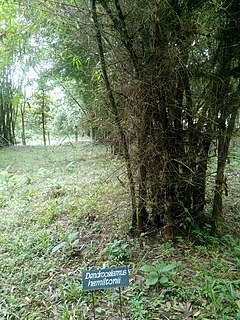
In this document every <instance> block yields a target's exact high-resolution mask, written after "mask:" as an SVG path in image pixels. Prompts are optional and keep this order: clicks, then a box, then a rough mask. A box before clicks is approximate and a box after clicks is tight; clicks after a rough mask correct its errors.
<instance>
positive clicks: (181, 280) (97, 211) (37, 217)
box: [0, 143, 240, 320]
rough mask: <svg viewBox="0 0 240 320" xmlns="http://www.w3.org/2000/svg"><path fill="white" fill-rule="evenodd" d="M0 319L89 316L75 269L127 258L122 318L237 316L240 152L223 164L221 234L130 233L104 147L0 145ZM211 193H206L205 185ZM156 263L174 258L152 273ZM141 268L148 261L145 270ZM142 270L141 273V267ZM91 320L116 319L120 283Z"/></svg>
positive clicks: (104, 295) (117, 178) (118, 179)
mask: <svg viewBox="0 0 240 320" xmlns="http://www.w3.org/2000/svg"><path fill="white" fill-rule="evenodd" d="M0 159H1V160H0V319H6V320H7V319H12V320H13V319H14V320H15V319H28V320H31V319H41V320H44V319H59V320H67V319H69V320H70V319H93V310H92V304H91V303H92V297H91V294H90V293H88V292H83V291H82V287H81V271H82V270H86V269H90V268H101V267H112V266H120V265H128V266H129V271H130V285H129V287H128V288H124V290H123V291H122V300H123V310H122V311H123V316H122V317H123V319H128V320H141V319H142V320H145V319H146V320H147V319H149V320H154V319H206V320H207V319H216V320H224V319H226V320H227V319H229V320H230V319H232V320H239V319H240V279H239V274H240V241H239V227H240V200H239V199H240V197H239V196H240V191H239V176H240V171H239V163H240V155H239V154H238V152H237V150H236V149H233V152H232V154H231V157H230V165H229V166H228V176H229V177H228V189H229V190H228V193H229V195H228V197H227V198H226V200H225V212H226V222H227V223H226V227H225V232H223V234H222V236H221V237H218V238H217V237H212V236H211V235H210V234H209V233H208V226H206V232H205V233H204V234H203V233H201V232H198V231H197V230H196V234H195V235H196V241H195V242H193V241H190V240H189V241H187V240H185V239H182V238H178V239H177V241H176V242H175V243H173V242H163V241H162V239H161V233H157V234H156V233H154V234H151V233H150V234H142V235H141V236H140V237H139V238H131V237H129V236H128V234H127V231H128V228H129V224H130V216H129V215H130V208H129V202H128V190H127V187H126V184H125V181H126V176H125V172H124V165H123V164H122V162H121V160H119V159H116V158H114V157H112V156H111V154H110V152H109V151H108V150H107V148H106V147H103V146H97V145H91V144H84V143H80V144H78V145H75V146H73V145H72V144H69V145H62V146H54V147H46V148H43V147H11V148H4V149H2V150H0ZM209 192H211V191H209ZM156 263H162V264H163V266H164V265H172V264H174V265H175V268H173V269H172V270H170V271H169V272H168V274H167V276H168V277H167V279H166V278H165V281H161V274H160V275H159V279H155V280H154V281H153V283H154V284H153V285H150V284H151V280H150V281H148V282H147V283H146V279H149V277H150V278H151V274H150V271H149V273H148V270H151V268H148V267H146V265H149V266H154V265H156ZM144 266H145V267H144ZM144 270H145V271H144ZM95 303H96V317H97V319H120V310H119V309H120V308H119V293H118V290H105V291H100V292H96V294H95Z"/></svg>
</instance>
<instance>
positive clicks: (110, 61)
mask: <svg viewBox="0 0 240 320" xmlns="http://www.w3.org/2000/svg"><path fill="white" fill-rule="evenodd" d="M20 3H21V7H22V8H25V12H26V11H27V10H31V12H32V13H33V12H34V10H36V8H38V9H37V10H41V8H42V10H43V11H42V12H43V13H44V14H42V16H43V15H44V19H43V20H44V21H45V22H44V23H46V21H47V23H48V30H49V25H50V26H51V27H52V28H53V31H52V32H53V34H54V35H53V36H52V39H54V40H52V41H50V40H49V45H51V43H52V46H53V47H54V51H55V54H56V58H57V61H58V64H57V68H56V69H55V73H56V70H58V71H59V72H60V73H59V74H60V75H63V74H67V76H68V77H72V78H74V79H75V81H78V82H79V85H80V83H82V84H83V83H84V86H85V89H86V88H87V89H86V90H85V95H86V96H87V106H86V108H85V114H87V113H88V110H91V113H93V112H92V108H93V105H92V104H91V101H93V100H94V101H95V105H97V106H96V108H95V111H94V115H95V119H94V121H95V120H96V118H97V120H98V122H97V123H98V124H99V125H100V126H101V127H104V124H103V123H102V124H101V119H103V118H104V117H106V115H107V117H108V121H107V125H106V126H105V127H104V130H105V137H106V136H107V137H108V139H110V140H111V141H112V144H113V146H114V148H115V152H116V153H117V154H118V155H120V156H122V157H123V158H124V160H125V163H126V171H127V177H128V182H129V194H130V199H131V201H130V203H131V212H130V213H129V214H130V215H131V221H132V225H131V230H132V231H133V232H134V233H135V232H137V233H139V232H142V231H143V230H147V229H148V228H152V226H154V228H161V229H162V230H163V231H164V235H165V237H166V238H170V239H172V238H174V237H175V236H176V235H178V234H180V235H189V234H190V233H191V230H192V229H193V228H200V229H201V228H204V226H205V225H206V224H208V225H210V226H211V228H212V230H213V231H216V229H217V227H218V225H219V223H220V222H221V221H222V220H223V219H224V208H223V197H224V193H225V189H226V177H225V174H224V173H225V167H226V163H227V159H228V153H229V146H230V143H231V138H232V137H233V135H234V133H235V124H236V121H237V119H238V117H239V97H240V96H239V89H240V84H239V77H240V61H239V59H240V4H239V1H238V0H224V1H218V0H211V1H203V0H186V1H180V0H169V1H159V0H149V1H143V0H133V1H128V0H125V1H123V0H112V1H108V0H91V1H89V2H88V1H81V0H78V1H77V0H75V1H70V0H69V1H67V0H65V1H51V2H49V3H46V2H45V1H40V0H39V1H33V2H31V4H30V3H29V2H27V1H26V2H24V1H21V2H20ZM29 15H30V16H31V14H29ZM32 16H34V14H32ZM36 16H37V14H36V13H35V17H36ZM38 16H39V15H38ZM28 19H29V16H28ZM38 23H39V22H38ZM54 26H55V27H54ZM54 28H55V29H54ZM48 38H49V39H50V38H51V36H50V35H49V34H48ZM87 56H88V57H87ZM69 57H70V59H72V60H73V59H74V64H72V65H71V70H69V69H68V67H66V61H68V60H69ZM61 59H62V66H61V67H60V66H59V63H60V62H61ZM84 59H85V60H84ZM83 60H84V61H85V62H84V63H83ZM76 61H80V62H81V63H80V62H79V63H78V65H77V66H76ZM74 65H75V67H76V68H75V69H74ZM94 72H95V74H96V72H97V73H100V74H101V76H102V78H101V79H100V80H98V84H97V85H96V83H94V86H93V83H91V79H93V76H91V75H93V74H94ZM86 75H87V76H86ZM81 77H82V78H81ZM60 78H61V77H60ZM99 87H101V88H105V92H104V91H103V90H97V88H99ZM86 92H87V94H86ZM89 92H91V94H89ZM97 95H98V96H97ZM96 98H98V99H96ZM96 101H97V102H96ZM103 102H104V103H103ZM3 106H4V99H3V96H2V95H1V112H3V111H2V110H4V108H3ZM103 114H104V117H103ZM3 119H7V118H6V117H5V118H4V117H1V124H0V129H1V130H2V131H1V135H3V130H4V123H3ZM9 139H10V137H9V138H7V140H9ZM213 172H214V180H215V181H214V183H213V186H212V193H211V195H210V196H211V207H210V206H209V205H208V206H207V205H206V202H207V201H206V197H207V181H208V179H207V177H208V175H209V174H211V173H213Z"/></svg>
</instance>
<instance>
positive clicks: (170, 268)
mask: <svg viewBox="0 0 240 320" xmlns="http://www.w3.org/2000/svg"><path fill="white" fill-rule="evenodd" d="M174 268H176V263H170V264H167V265H166V266H164V267H162V268H161V269H160V270H158V271H159V272H168V271H171V270H172V269H174Z"/></svg>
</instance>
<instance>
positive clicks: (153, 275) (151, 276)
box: [146, 271, 159, 286]
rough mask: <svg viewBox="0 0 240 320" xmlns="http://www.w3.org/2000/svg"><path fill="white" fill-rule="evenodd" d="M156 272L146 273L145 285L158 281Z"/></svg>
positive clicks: (151, 284)
mask: <svg viewBox="0 0 240 320" xmlns="http://www.w3.org/2000/svg"><path fill="white" fill-rule="evenodd" d="M158 279H159V277H158V273H157V272H156V271H155V272H151V273H149V275H148V278H147V279H146V285H147V286H153V285H154V284H156V283H157V282H158Z"/></svg>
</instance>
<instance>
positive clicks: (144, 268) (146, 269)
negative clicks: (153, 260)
mask: <svg viewBox="0 0 240 320" xmlns="http://www.w3.org/2000/svg"><path fill="white" fill-rule="evenodd" d="M140 270H141V271H143V272H146V273H151V272H156V268H155V267H154V266H150V265H148V264H145V265H144V266H142V267H141V268H140Z"/></svg>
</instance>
